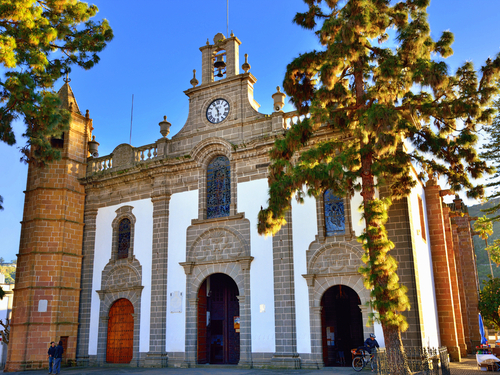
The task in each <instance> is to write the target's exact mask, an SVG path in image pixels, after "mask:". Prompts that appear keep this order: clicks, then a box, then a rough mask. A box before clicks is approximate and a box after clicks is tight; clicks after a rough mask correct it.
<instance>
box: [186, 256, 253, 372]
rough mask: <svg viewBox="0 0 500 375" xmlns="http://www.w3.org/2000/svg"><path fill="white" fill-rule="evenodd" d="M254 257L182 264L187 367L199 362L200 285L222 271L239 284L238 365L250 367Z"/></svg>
mask: <svg viewBox="0 0 500 375" xmlns="http://www.w3.org/2000/svg"><path fill="white" fill-rule="evenodd" d="M252 260H253V258H252V257H242V258H240V259H238V260H237V261H235V262H220V263H211V264H195V263H194V262H192V263H183V264H181V265H182V266H183V267H184V271H185V272H186V302H187V303H186V352H185V364H186V366H187V367H193V366H196V364H197V360H198V359H197V353H198V352H197V344H198V342H197V341H198V328H197V323H198V289H199V288H200V287H201V284H202V283H203V282H204V281H205V279H206V278H207V277H208V276H210V275H212V274H214V273H222V274H225V275H227V276H229V277H231V278H232V279H233V281H234V282H235V284H236V286H237V287H238V293H239V295H238V300H239V304H240V361H239V363H238V366H242V367H251V364H252V360H251V350H252V343H251V332H250V328H251V326H250V316H251V315H250V314H251V313H250V263H251V261H252Z"/></svg>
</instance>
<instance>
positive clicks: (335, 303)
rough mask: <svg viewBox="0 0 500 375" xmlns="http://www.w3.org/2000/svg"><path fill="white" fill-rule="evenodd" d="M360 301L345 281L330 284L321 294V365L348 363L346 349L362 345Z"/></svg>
mask: <svg viewBox="0 0 500 375" xmlns="http://www.w3.org/2000/svg"><path fill="white" fill-rule="evenodd" d="M360 304H361V301H360V299H359V296H358V294H357V293H356V292H355V291H354V290H352V289H351V288H349V287H348V286H345V285H335V286H332V287H331V288H329V289H328V290H327V291H326V292H325V293H324V294H323V297H322V298H321V307H322V308H321V334H322V343H323V362H324V364H325V366H340V365H343V364H344V363H345V364H346V365H349V363H350V358H351V356H350V350H351V349H353V348H357V347H358V346H361V345H363V341H364V340H363V320H362V314H361V309H360V308H359V305H360ZM342 358H344V359H345V360H344V361H343V360H342Z"/></svg>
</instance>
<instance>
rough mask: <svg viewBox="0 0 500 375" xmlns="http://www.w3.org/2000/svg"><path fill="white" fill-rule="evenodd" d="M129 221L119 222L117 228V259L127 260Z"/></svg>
mask: <svg viewBox="0 0 500 375" xmlns="http://www.w3.org/2000/svg"><path fill="white" fill-rule="evenodd" d="M130 230H131V225H130V220H129V219H127V218H125V219H123V220H122V221H120V225H119V226H118V256H117V258H118V259H124V258H128V251H129V249H130Z"/></svg>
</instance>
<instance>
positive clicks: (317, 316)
mask: <svg viewBox="0 0 500 375" xmlns="http://www.w3.org/2000/svg"><path fill="white" fill-rule="evenodd" d="M311 289H312V288H309V295H310V296H311V295H313V291H312V290H311ZM322 309H323V308H322V307H321V306H314V307H311V313H310V314H311V353H312V357H313V358H312V360H313V361H314V362H315V364H316V367H318V368H322V367H323V366H324V363H323V342H322V337H321V336H322V334H321V328H322V327H321V310H322ZM311 365H312V364H311Z"/></svg>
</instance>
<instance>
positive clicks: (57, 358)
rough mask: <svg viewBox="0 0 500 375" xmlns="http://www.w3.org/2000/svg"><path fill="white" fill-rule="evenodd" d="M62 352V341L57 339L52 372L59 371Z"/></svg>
mask: <svg viewBox="0 0 500 375" xmlns="http://www.w3.org/2000/svg"><path fill="white" fill-rule="evenodd" d="M63 353H64V349H63V345H62V341H59V344H58V345H57V347H56V353H55V354H54V358H55V365H54V372H53V374H56V375H57V374H60V373H61V360H62V355H63Z"/></svg>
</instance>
